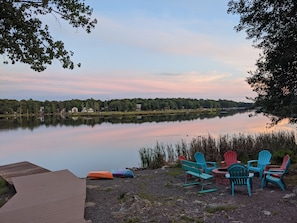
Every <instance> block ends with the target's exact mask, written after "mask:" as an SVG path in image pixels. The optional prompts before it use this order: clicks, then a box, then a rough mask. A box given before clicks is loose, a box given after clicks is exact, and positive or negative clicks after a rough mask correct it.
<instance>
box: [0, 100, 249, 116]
mask: <svg viewBox="0 0 297 223" xmlns="http://www.w3.org/2000/svg"><path fill="white" fill-rule="evenodd" d="M164 101H166V102H168V104H171V106H170V107H166V106H165V105H164ZM226 101H227V100H219V101H216V103H217V105H216V107H217V108H234V107H241V106H244V108H252V107H253V104H252V103H244V104H243V103H242V102H234V101H233V102H232V103H231V102H230V101H229V103H231V104H230V106H231V105H232V106H231V107H226V106H227V104H226ZM189 102H191V104H192V106H190V105H188V104H189ZM137 104H141V109H140V111H153V110H154V113H156V114H157V112H156V111H163V112H166V111H167V112H168V114H169V115H170V114H171V113H170V112H171V111H172V110H180V111H182V110H184V107H187V111H188V110H189V109H200V110H201V111H202V110H203V109H205V108H209V107H208V104H209V100H208V99H207V100H203V99H199V100H198V99H191V98H178V99H177V98H164V99H163V98H156V99H140V98H132V99H112V100H108V101H101V100H95V99H93V98H90V99H87V100H79V99H72V100H66V101H48V100H46V101H37V100H33V99H29V100H21V101H18V100H9V99H0V114H14V113H17V114H30V115H32V114H38V113H39V112H40V108H41V107H43V110H42V114H56V113H60V112H64V113H65V112H69V111H71V109H72V108H73V107H76V108H77V109H78V111H79V112H81V111H82V110H83V109H84V108H85V109H89V108H92V109H93V110H94V111H95V112H111V111H114V112H127V111H136V108H137ZM148 104H154V106H147V105H148ZM164 106H165V107H164ZM152 108H153V109H152ZM209 109H210V108H209ZM140 111H137V112H138V113H139V112H140ZM188 112H189V111H188ZM154 113H151V114H144V115H154ZM230 113H232V111H230ZM123 115H125V114H123Z"/></svg>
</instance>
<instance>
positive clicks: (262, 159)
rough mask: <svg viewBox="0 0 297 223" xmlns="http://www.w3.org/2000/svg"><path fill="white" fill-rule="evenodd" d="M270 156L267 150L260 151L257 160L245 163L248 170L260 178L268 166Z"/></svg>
mask: <svg viewBox="0 0 297 223" xmlns="http://www.w3.org/2000/svg"><path fill="white" fill-rule="evenodd" d="M271 156H272V154H271V153H270V152H269V151H268V150H262V151H260V152H259V154H258V159H257V160H249V161H248V162H247V167H248V170H249V171H251V172H254V173H259V177H260V178H262V175H263V171H264V170H265V168H266V166H267V165H268V164H270V159H271ZM255 164H256V165H255Z"/></svg>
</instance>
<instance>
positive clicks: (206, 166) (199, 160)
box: [194, 152, 217, 174]
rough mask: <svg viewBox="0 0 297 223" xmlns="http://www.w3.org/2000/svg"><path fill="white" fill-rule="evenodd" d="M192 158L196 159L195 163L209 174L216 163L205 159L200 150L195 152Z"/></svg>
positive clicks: (215, 166)
mask: <svg viewBox="0 0 297 223" xmlns="http://www.w3.org/2000/svg"><path fill="white" fill-rule="evenodd" d="M194 158H195V160H196V163H198V164H199V165H200V166H201V167H202V169H203V171H204V172H205V173H207V174H211V171H212V170H213V169H215V168H217V163H216V162H211V161H206V160H205V157H204V154H203V153H201V152H196V153H195V155H194Z"/></svg>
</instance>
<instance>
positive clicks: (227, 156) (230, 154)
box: [221, 150, 240, 167]
mask: <svg viewBox="0 0 297 223" xmlns="http://www.w3.org/2000/svg"><path fill="white" fill-rule="evenodd" d="M234 163H240V161H238V160H237V153H236V152H234V151H231V150H229V151H227V152H225V153H224V161H222V162H221V164H222V167H228V166H230V165H231V164H234Z"/></svg>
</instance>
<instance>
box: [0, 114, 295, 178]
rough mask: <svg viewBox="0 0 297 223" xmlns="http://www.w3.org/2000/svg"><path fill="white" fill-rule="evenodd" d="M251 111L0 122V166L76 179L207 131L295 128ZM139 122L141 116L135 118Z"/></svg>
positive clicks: (215, 134) (130, 164) (131, 161)
mask: <svg viewBox="0 0 297 223" xmlns="http://www.w3.org/2000/svg"><path fill="white" fill-rule="evenodd" d="M251 113H252V112H244V113H236V114H234V115H229V116H228V115H227V116H214V117H203V118H202V117H200V118H199V117H197V118H190V119H188V120H187V118H185V119H183V120H178V121H176V120H175V121H165V120H163V121H153V120H150V121H143V122H133V123H120V122H116V123H115V122H104V121H103V122H102V121H101V122H100V123H99V124H98V123H96V122H94V120H92V119H90V118H89V119H87V120H84V121H80V122H79V123H78V124H73V123H75V122H78V121H77V120H72V121H71V123H72V124H67V123H66V122H64V121H63V120H62V121H61V120H60V121H59V122H57V121H56V120H52V121H51V123H54V124H49V123H47V121H46V120H34V121H30V122H28V123H26V124H24V123H22V124H20V123H18V122H11V121H10V122H6V121H5V120H1V126H2V127H1V129H0V165H5V164H10V163H14V162H20V161H29V162H32V163H34V164H37V165H39V166H42V167H45V168H47V169H49V170H51V171H55V170H62V169H69V170H70V171H71V172H72V173H74V174H75V175H76V176H78V177H85V176H86V175H87V173H88V172H89V171H94V170H111V169H122V168H126V167H140V166H141V163H140V156H139V149H141V148H143V147H154V146H155V145H156V143H157V142H160V143H165V144H173V145H174V144H176V143H179V142H180V141H181V140H184V141H186V142H189V141H190V140H191V139H192V138H194V137H198V136H205V135H208V134H210V135H211V136H213V137H218V136H219V135H225V134H229V135H233V134H238V133H244V134H254V133H265V132H271V131H280V130H285V131H294V132H295V131H296V126H293V125H288V124H287V123H286V122H281V123H280V124H279V125H277V126H275V127H273V128H266V127H267V123H269V120H268V119H267V118H266V117H264V116H262V115H258V116H256V117H249V114H251ZM137 119H138V120H139V119H141V117H138V118H137Z"/></svg>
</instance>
